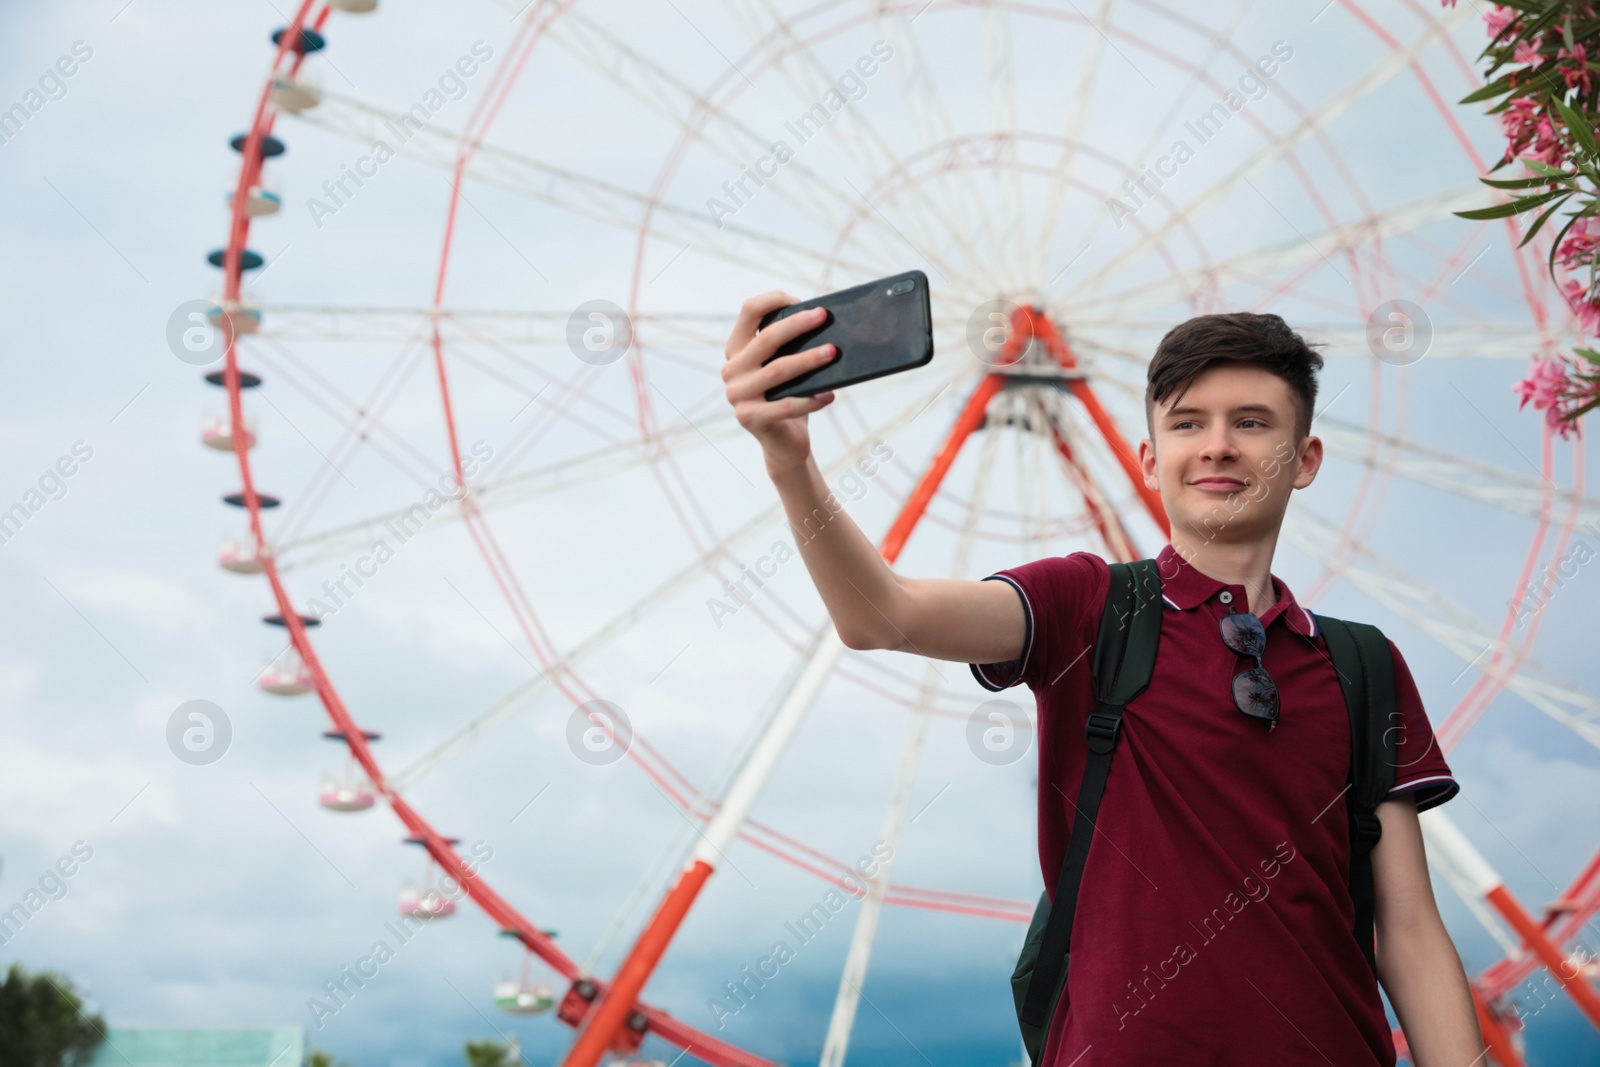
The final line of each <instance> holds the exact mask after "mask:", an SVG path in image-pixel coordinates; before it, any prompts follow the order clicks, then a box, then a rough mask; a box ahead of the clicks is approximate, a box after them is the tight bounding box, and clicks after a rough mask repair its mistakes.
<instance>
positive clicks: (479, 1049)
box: [467, 1041, 521, 1067]
mask: <svg viewBox="0 0 1600 1067" xmlns="http://www.w3.org/2000/svg"><path fill="white" fill-rule="evenodd" d="M520 1058H521V1057H520V1056H519V1055H518V1054H517V1053H516V1052H515V1051H513V1050H512V1049H509V1048H507V1047H506V1046H505V1045H502V1044H501V1043H500V1042H498V1041H468V1042H467V1067H513V1064H516V1063H517V1061H518V1060H519V1059H520Z"/></svg>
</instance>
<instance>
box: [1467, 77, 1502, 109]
mask: <svg viewBox="0 0 1600 1067" xmlns="http://www.w3.org/2000/svg"><path fill="white" fill-rule="evenodd" d="M1510 88H1511V74H1504V75H1502V76H1501V77H1498V78H1496V79H1495V80H1494V81H1492V82H1490V83H1489V84H1488V85H1485V86H1484V87H1483V88H1481V89H1477V90H1474V91H1473V92H1470V93H1468V94H1467V95H1466V96H1463V97H1462V98H1461V99H1460V100H1458V101H1456V102H1457V103H1460V104H1476V103H1477V102H1478V101H1480V100H1489V99H1492V98H1493V97H1496V96H1499V95H1500V94H1501V93H1504V92H1507V91H1509V90H1510Z"/></svg>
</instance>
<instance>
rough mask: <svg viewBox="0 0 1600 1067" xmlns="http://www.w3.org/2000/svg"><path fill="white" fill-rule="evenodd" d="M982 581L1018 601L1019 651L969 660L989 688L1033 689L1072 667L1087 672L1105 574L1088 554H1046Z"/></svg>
mask: <svg viewBox="0 0 1600 1067" xmlns="http://www.w3.org/2000/svg"><path fill="white" fill-rule="evenodd" d="M983 580H984V581H986V582H988V581H1002V582H1006V583H1007V584H1009V585H1010V586H1011V587H1012V588H1013V589H1015V590H1016V591H1017V596H1018V597H1020V598H1021V600H1022V614H1023V620H1024V623H1023V625H1024V633H1023V638H1022V655H1021V656H1020V657H1019V658H1018V659H1014V660H1007V661H1006V662H1004V663H971V664H968V666H969V667H971V668H972V676H973V677H974V678H976V679H977V680H978V684H979V685H981V686H983V687H984V688H985V689H987V690H989V691H990V692H996V693H997V692H999V691H1000V690H1002V689H1009V688H1011V687H1012V686H1014V685H1016V684H1017V683H1018V682H1026V683H1028V688H1030V689H1032V690H1034V691H1035V692H1037V691H1039V690H1040V689H1044V688H1046V687H1047V686H1051V685H1054V684H1056V682H1058V681H1060V680H1061V678H1062V677H1063V676H1064V675H1065V674H1066V673H1067V672H1068V671H1069V670H1073V669H1075V668H1076V669H1082V670H1085V671H1087V670H1090V669H1091V668H1092V667H1093V662H1092V661H1091V660H1090V659H1089V652H1090V650H1091V649H1092V648H1093V639H1092V636H1089V635H1092V634H1093V633H1094V632H1095V631H1096V629H1098V626H1099V619H1100V611H1101V608H1102V606H1103V605H1104V604H1105V599H1106V590H1107V589H1108V588H1109V586H1110V582H1111V574H1110V571H1109V570H1108V569H1107V566H1106V561H1105V560H1103V559H1101V558H1100V557H1099V556H1097V555H1095V554H1094V553H1093V552H1074V553H1072V554H1071V555H1068V556H1050V557H1047V558H1045V559H1040V560H1035V561H1033V562H1032V563H1024V564H1023V565H1022V566H1020V567H1011V568H1008V569H1006V570H1003V571H996V572H995V573H994V574H991V575H989V576H988V577H987V578H985V579H983Z"/></svg>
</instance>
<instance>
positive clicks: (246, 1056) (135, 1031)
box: [88, 1026, 306, 1067]
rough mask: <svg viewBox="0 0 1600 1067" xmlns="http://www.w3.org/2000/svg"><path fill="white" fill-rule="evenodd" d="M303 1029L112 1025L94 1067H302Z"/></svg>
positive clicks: (97, 1051) (95, 1055) (98, 1050)
mask: <svg viewBox="0 0 1600 1067" xmlns="http://www.w3.org/2000/svg"><path fill="white" fill-rule="evenodd" d="M305 1054H306V1050H305V1034H304V1033H303V1032H302V1031H301V1030H300V1028H299V1027H298V1026H276V1027H271V1028H265V1029H259V1030H221V1029H205V1030H190V1029H174V1028H165V1027H112V1028H110V1029H109V1030H108V1031H107V1032H106V1040H105V1042H104V1043H103V1044H102V1045H101V1046H100V1047H99V1048H98V1049H96V1050H95V1054H94V1056H93V1058H91V1059H90V1060H89V1064H88V1067H301V1062H302V1061H303V1060H304V1059H305Z"/></svg>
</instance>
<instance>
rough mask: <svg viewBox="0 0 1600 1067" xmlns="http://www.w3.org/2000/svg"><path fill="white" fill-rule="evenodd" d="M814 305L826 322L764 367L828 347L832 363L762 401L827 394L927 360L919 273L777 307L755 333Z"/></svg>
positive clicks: (929, 350)
mask: <svg viewBox="0 0 1600 1067" xmlns="http://www.w3.org/2000/svg"><path fill="white" fill-rule="evenodd" d="M819 306H820V307H824V308H826V309H827V310H828V317H827V319H826V320H824V321H823V323H822V324H821V325H820V326H817V327H816V328H815V329H812V330H808V331H806V332H805V333H803V334H801V335H800V336H798V337H796V338H795V339H794V340H792V341H790V342H789V343H788V344H786V345H784V346H783V347H781V348H779V349H778V351H777V352H776V353H774V354H773V356H772V359H768V360H766V361H765V362H766V363H771V362H772V360H773V359H777V358H778V357H779V356H789V355H793V354H794V353H796V352H802V351H804V350H805V349H808V348H815V347H816V346H817V345H825V344H830V343H831V344H833V345H835V346H836V347H837V348H838V354H837V355H836V356H835V357H834V359H833V361H832V362H830V363H824V364H823V365H822V366H820V367H813V368H811V369H810V370H808V371H806V372H804V373H803V374H801V375H800V376H799V377H796V378H790V379H789V380H788V381H786V382H782V383H780V384H778V385H775V386H773V387H772V388H771V389H768V390H767V391H766V392H765V393H764V394H762V395H763V396H765V397H766V398H767V399H768V400H782V399H783V398H784V397H786V396H816V395H817V394H818V393H826V392H827V391H828V390H830V389H841V388H843V387H844V386H847V385H856V384H858V383H860V382H865V381H870V380H871V379H873V378H881V377H883V376H884V375H885V374H894V373H896V372H898V371H903V370H910V369H911V368H913V367H921V366H923V365H925V364H926V363H927V362H928V361H929V360H931V359H933V314H932V311H931V310H930V307H929V303H928V276H927V275H926V274H924V273H922V272H921V271H920V270H908V271H906V272H905V273H904V274H895V275H892V276H890V277H888V278H879V279H878V280H877V281H875V282H868V283H867V284H866V285H858V286H855V287H854V288H851V289H841V290H839V291H838V292H837V293H829V294H828V295H826V296H818V297H813V298H812V299H810V300H803V301H801V302H800V303H798V304H790V305H789V306H788V307H785V308H779V309H778V310H777V311H772V312H769V313H768V314H767V315H765V316H764V317H763V318H762V319H761V323H760V325H759V326H757V327H756V331H757V332H758V333H759V332H760V331H761V330H764V329H766V328H767V327H768V326H771V325H772V324H773V323H775V322H777V321H779V320H780V319H786V318H788V317H789V316H790V315H793V314H795V313H796V312H799V311H806V310H808V309H810V308H814V307H819Z"/></svg>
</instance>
